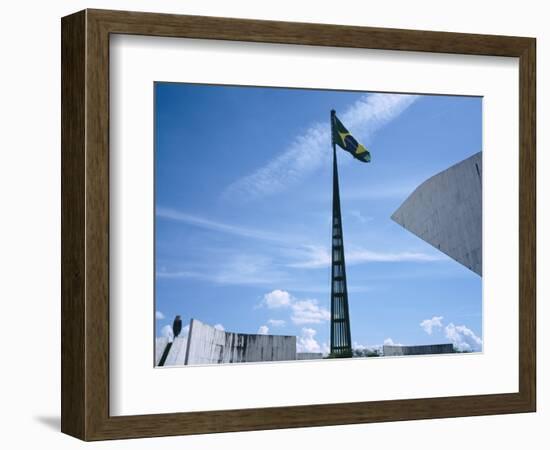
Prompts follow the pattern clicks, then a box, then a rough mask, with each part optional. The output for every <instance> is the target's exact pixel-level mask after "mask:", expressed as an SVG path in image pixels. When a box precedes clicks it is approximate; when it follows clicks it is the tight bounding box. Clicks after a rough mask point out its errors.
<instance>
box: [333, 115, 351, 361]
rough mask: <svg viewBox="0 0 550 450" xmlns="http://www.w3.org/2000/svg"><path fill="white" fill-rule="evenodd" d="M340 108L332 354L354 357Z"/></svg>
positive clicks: (335, 182)
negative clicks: (340, 174) (340, 165)
mask: <svg viewBox="0 0 550 450" xmlns="http://www.w3.org/2000/svg"><path fill="white" fill-rule="evenodd" d="M335 117H336V111H334V110H332V111H331V112H330V120H331V138H332V158H333V159H332V161H333V163H332V167H333V172H332V272H331V296H330V297H331V301H330V309H331V321H330V322H331V323H330V354H331V356H332V357H336V358H342V357H344V358H345V357H351V356H352V348H351V331H350V320H349V308H348V289H347V281H346V263H345V257H344V236H343V228H342V214H341V209H340V187H339V182H338V160H337V156H336V138H335V136H334V129H335Z"/></svg>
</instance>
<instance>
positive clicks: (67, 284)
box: [61, 10, 536, 440]
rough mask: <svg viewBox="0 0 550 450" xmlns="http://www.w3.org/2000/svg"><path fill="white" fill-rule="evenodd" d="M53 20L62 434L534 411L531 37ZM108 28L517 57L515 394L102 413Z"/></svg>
mask: <svg viewBox="0 0 550 450" xmlns="http://www.w3.org/2000/svg"><path fill="white" fill-rule="evenodd" d="M61 25H62V26H61V30H62V130H61V136H62V208H61V210H62V280H61V282H62V333H61V340H62V341H61V352H62V404H61V407H62V415H61V429H62V431H63V432H64V433H67V434H69V435H72V436H75V437H78V438H80V439H83V440H101V439H119V438H137V437H151V436H168V435H185V434H198V433H216V432H229V431H245V430H264V429H277V428H292V427H310V426H324V425H339V424H352V423H368V422H382V421H398V420H411V419H427V418H442V417H458V416H475V415H486V414H503V413H517V412H531V411H535V408H536V330H535V323H536V320H535V319H536V315H535V314H536V313H535V311H536V292H535V286H536V258H535V256H536V255H535V244H536V234H535V233H536V209H535V208H536V202H535V186H536V179H535V174H536V161H535V145H536V131H535V46H536V41H535V39H533V38H525V37H507V36H489V35H474V34H460V33H447V32H433V31H416V30H415V31H413V30H398V29H382V28H368V27H352V26H338V25H321V24H309V23H287V22H273V21H256V20H241V19H229V18H216V17H199V16H180V15H170V14H153V13H137V12H123V11H104V10H85V11H81V12H78V13H75V14H73V15H70V16H67V17H64V18H63V19H62V24H61ZM117 33H120V34H136V35H145V36H164V37H180V38H201V39H219V40H231V41H248V42H258V43H284V44H302V45H312V46H333V47H349V48H367V49H383V50H402V51H416V52H433V53H454V54H465V55H486V56H508V57H517V58H519V80H520V86H519V93H520V100H519V126H520V129H519V136H520V139H519V143H518V144H519V167H520V173H519V176H520V187H519V198H520V202H519V218H520V223H519V245H520V253H519V254H520V258H519V267H518V271H519V302H520V305H519V348H520V352H519V392H517V393H506V394H492V395H472V396H460V397H437V398H419V399H406V400H388V401H374V402H354V403H340V404H322V405H303V406H288V407H269V408H256V409H242V410H238V409H237V410H224V411H201V412H185V413H171V414H151V415H140V416H110V415H109V36H110V35H111V34H117Z"/></svg>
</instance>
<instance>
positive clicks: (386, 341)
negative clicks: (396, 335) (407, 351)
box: [384, 338, 403, 347]
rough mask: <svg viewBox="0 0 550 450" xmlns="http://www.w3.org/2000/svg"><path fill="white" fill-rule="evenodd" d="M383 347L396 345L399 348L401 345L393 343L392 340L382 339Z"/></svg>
mask: <svg viewBox="0 0 550 450" xmlns="http://www.w3.org/2000/svg"><path fill="white" fill-rule="evenodd" d="M384 345H398V346H399V347H401V346H403V344H399V343H398V342H393V339H392V338H386V339H384Z"/></svg>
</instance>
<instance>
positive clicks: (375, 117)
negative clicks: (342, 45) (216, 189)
mask: <svg viewBox="0 0 550 450" xmlns="http://www.w3.org/2000/svg"><path fill="white" fill-rule="evenodd" d="M417 98H418V97H417V96H415V95H405V94H366V95H364V96H362V97H361V98H360V99H359V100H358V101H357V102H355V103H354V104H353V105H352V106H351V107H349V108H348V109H347V110H346V111H344V112H343V113H341V114H339V117H340V118H341V119H342V121H343V122H344V124H345V125H346V126H347V127H348V129H350V131H351V132H352V133H353V134H354V135H355V136H356V137H358V138H359V140H361V141H362V142H363V143H366V144H367V145H368V144H369V140H370V139H371V137H372V136H373V135H374V133H375V132H376V131H377V130H378V129H380V128H381V127H383V126H384V125H386V124H387V123H389V122H390V121H392V120H393V119H395V118H397V117H398V116H399V115H400V114H401V113H402V112H403V111H405V110H406V109H407V108H408V107H409V106H410V105H411V104H412V103H413V102H414V101H415V100H416V99H417ZM328 122H329V121H328V115H327V121H326V122H325V123H315V124H312V125H311V126H310V127H309V128H308V129H307V130H306V131H305V132H304V133H303V134H301V135H299V136H297V137H296V138H295V139H294V141H293V142H292V143H291V144H290V145H289V146H288V147H287V148H286V149H285V150H283V152H282V153H280V154H279V155H278V156H277V157H275V158H274V159H272V160H271V161H269V162H268V163H267V164H266V165H264V166H263V167H261V168H259V169H257V170H256V171H254V172H253V173H251V174H249V175H247V176H245V177H243V178H241V179H239V180H237V181H235V182H234V183H232V184H231V185H229V186H228V187H227V189H226V190H225V192H224V196H225V197H229V198H233V199H242V200H253V199H256V198H261V197H264V196H266V195H270V194H274V193H277V192H281V191H283V190H286V189H289V188H291V187H292V186H294V185H296V184H297V183H299V182H300V181H302V180H303V179H304V178H306V177H307V176H309V175H311V174H312V173H314V172H315V171H316V170H317V169H319V168H320V167H322V166H323V165H326V164H327V163H328V162H329V161H330V157H331V152H330V151H328V149H330V126H329V124H328Z"/></svg>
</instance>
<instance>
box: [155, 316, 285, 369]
mask: <svg viewBox="0 0 550 450" xmlns="http://www.w3.org/2000/svg"><path fill="white" fill-rule="evenodd" d="M156 344H157V348H156V351H155V354H156V361H155V362H156V364H157V365H158V363H159V361H160V359H161V358H162V355H163V354H164V352H165V351H167V352H168V353H167V355H166V358H165V361H164V364H163V365H164V366H180V365H195V364H226V363H241V362H261V361H289V360H295V359H296V336H275V335H264V334H243V333H231V332H227V331H223V330H219V329H217V328H214V327H212V326H210V325H207V324H205V323H202V322H201V321H199V320H196V319H191V323H190V325H189V333H188V335H187V336H178V337H176V338H175V339H174V340H173V342H172V343H171V344H172V345H171V346H170V347H169V348H167V345H168V344H169V343H168V340H167V339H166V338H157V340H156Z"/></svg>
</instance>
